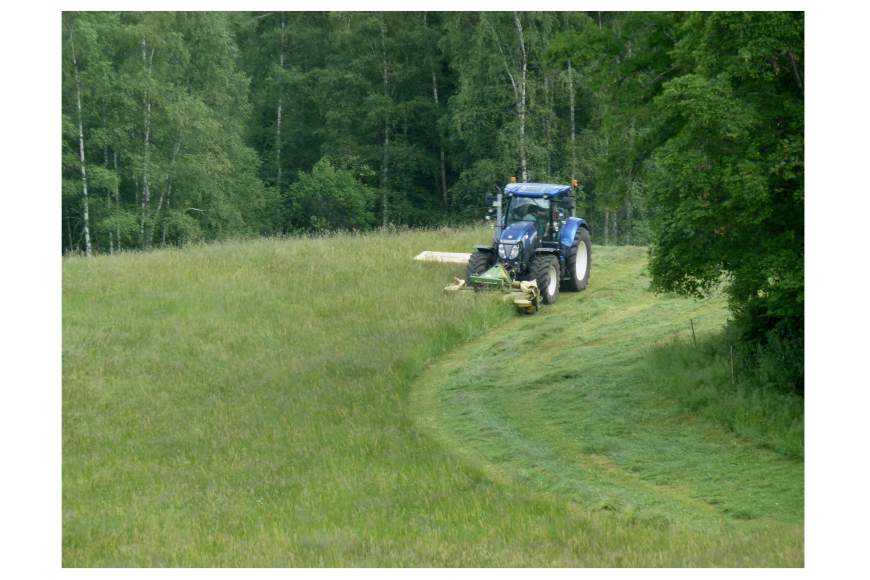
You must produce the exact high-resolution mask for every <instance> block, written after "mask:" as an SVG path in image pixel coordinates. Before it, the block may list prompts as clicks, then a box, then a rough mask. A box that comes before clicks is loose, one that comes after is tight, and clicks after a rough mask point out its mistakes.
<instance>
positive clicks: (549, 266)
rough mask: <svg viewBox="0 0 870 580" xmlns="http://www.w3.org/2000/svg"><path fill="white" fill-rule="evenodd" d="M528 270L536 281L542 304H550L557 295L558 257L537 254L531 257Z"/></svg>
mask: <svg viewBox="0 0 870 580" xmlns="http://www.w3.org/2000/svg"><path fill="white" fill-rule="evenodd" d="M529 271H530V273H531V275H532V278H534V279H535V280H536V281H537V282H538V289H539V290H540V291H541V298H542V299H543V300H544V304H552V303H553V302H555V301H556V298H558V297H559V258H557V257H556V256H552V255H548V254H539V255H537V256H535V257H534V258H532V263H531V264H529Z"/></svg>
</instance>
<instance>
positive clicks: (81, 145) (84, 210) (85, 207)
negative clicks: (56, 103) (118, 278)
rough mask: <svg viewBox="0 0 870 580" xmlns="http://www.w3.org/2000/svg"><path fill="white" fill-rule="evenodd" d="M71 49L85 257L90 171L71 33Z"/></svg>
mask: <svg viewBox="0 0 870 580" xmlns="http://www.w3.org/2000/svg"><path fill="white" fill-rule="evenodd" d="M69 40H70V47H71V48H72V60H73V72H74V73H75V79H76V112H77V113H78V121H79V163H80V166H81V172H82V222H83V227H84V236H85V255H86V256H88V257H90V255H91V219H90V211H89V208H88V171H87V168H86V167H85V131H84V122H83V120H82V88H81V82H80V80H79V63H78V59H77V58H76V48H75V44H73V39H72V33H70V39H69ZM70 250H72V238H70Z"/></svg>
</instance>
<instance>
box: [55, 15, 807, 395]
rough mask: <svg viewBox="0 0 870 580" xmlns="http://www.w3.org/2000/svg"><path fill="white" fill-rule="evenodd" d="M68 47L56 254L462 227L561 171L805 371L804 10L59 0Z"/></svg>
mask: <svg viewBox="0 0 870 580" xmlns="http://www.w3.org/2000/svg"><path fill="white" fill-rule="evenodd" d="M63 47H64V52H63V124H62V131H63V133H62V134H63V147H64V156H63V197H62V199H63V224H62V226H63V230H62V240H63V241H62V244H63V250H64V251H65V252H69V251H76V252H79V251H80V252H84V253H87V254H90V253H92V252H113V251H117V250H119V249H130V248H141V249H147V248H149V247H153V246H163V245H166V244H183V243H186V242H189V241H194V240H211V239H221V238H226V237H229V236H250V235H257V234H273V233H288V232H293V231H324V230H333V229H365V228H370V227H375V226H384V225H388V224H400V225H411V226H416V225H431V224H440V223H456V222H462V221H467V220H469V219H475V218H477V217H479V216H480V215H481V213H482V212H481V209H482V205H483V200H484V195H485V194H486V193H489V192H492V191H494V190H495V189H496V188H497V187H499V186H500V185H503V184H504V183H505V182H506V181H507V179H508V177H509V176H511V175H516V176H518V178H519V179H520V180H521V181H522V180H528V181H556V182H562V183H565V182H567V181H568V180H569V179H571V178H574V177H576V178H577V179H579V181H580V182H581V184H582V187H581V189H580V190H579V193H578V210H579V211H580V213H582V214H583V215H584V217H586V218H587V220H588V221H589V222H590V223H591V224H592V229H593V233H594V235H595V239H596V241H597V242H599V243H605V244H609V243H617V244H623V243H627V244H650V246H651V265H650V269H651V273H652V277H653V283H654V286H655V287H656V288H657V289H658V290H661V291H675V292H680V293H687V294H704V293H707V292H709V291H710V290H712V289H713V288H715V287H717V286H718V285H719V284H720V283H721V281H722V280H723V276H724V279H725V280H726V285H727V291H728V293H729V296H730V298H731V307H732V311H733V313H734V315H735V325H734V331H735V332H737V333H739V334H740V338H741V339H742V342H743V344H745V345H748V346H747V347H746V348H747V349H750V350H753V351H754V350H755V349H757V348H759V347H761V349H762V351H764V352H765V353H767V354H765V355H764V356H768V355H770V353H777V354H775V357H778V359H777V360H779V363H776V362H775V361H774V362H773V363H771V365H772V366H771V368H774V369H776V368H781V367H782V365H783V364H784V365H785V366H787V367H789V368H792V369H799V370H797V371H795V372H796V374H795V375H794V376H780V377H779V378H778V379H775V380H773V382H782V383H784V384H797V383H799V382H800V381H801V380H802V378H801V374H802V358H801V357H802V336H803V196H804V193H803V14H802V13H765V12H754V13H653V12H643V13H600V12H596V13H506V12H505V13H411V12H404V13H402V12H391V13H362V12H355V13H325V12H324V13H304V12H293V13H275V12H271V13H246V12H238V13H159V12H149V13H110V12H101V13H65V14H64V18H63ZM770 356H774V355H770ZM761 358H763V357H761ZM761 362H762V363H764V361H763V360H762V361H761ZM768 362H769V361H768ZM780 363H781V364H780ZM764 364H766V363H764ZM762 366H764V365H762ZM783 368H784V367H783ZM780 374H781V373H780ZM772 375H773V376H775V375H777V372H773V373H772Z"/></svg>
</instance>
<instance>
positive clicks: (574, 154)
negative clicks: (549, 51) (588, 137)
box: [568, 58, 577, 182]
mask: <svg viewBox="0 0 870 580" xmlns="http://www.w3.org/2000/svg"><path fill="white" fill-rule="evenodd" d="M568 95H569V97H570V99H569V102H570V104H571V180H572V182H573V180H574V179H576V178H577V129H576V124H575V122H574V69H573V67H572V66H571V59H570V58H569V59H568Z"/></svg>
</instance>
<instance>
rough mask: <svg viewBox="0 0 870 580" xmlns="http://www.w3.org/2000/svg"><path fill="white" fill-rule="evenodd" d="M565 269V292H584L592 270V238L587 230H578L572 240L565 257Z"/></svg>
mask: <svg viewBox="0 0 870 580" xmlns="http://www.w3.org/2000/svg"><path fill="white" fill-rule="evenodd" d="M565 258H566V260H565V269H567V270H568V272H567V273H566V275H567V276H568V279H567V280H565V290H570V291H572V292H577V291H580V290H585V289H586V286H588V285H589V272H590V271H591V270H592V238H590V237H589V230H587V229H586V228H580V229H578V230H577V236H576V237H575V238H574V245H572V246H571V249H570V250H568V255H567V256H566V257H565Z"/></svg>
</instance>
